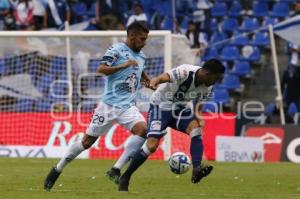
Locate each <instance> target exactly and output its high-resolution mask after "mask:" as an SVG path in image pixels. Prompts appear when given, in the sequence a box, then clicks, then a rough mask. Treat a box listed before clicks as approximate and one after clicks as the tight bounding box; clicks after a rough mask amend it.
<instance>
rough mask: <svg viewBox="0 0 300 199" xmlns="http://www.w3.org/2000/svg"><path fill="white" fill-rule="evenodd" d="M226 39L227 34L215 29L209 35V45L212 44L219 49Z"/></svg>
mask: <svg viewBox="0 0 300 199" xmlns="http://www.w3.org/2000/svg"><path fill="white" fill-rule="evenodd" d="M227 40H228V36H227V34H226V33H224V32H220V31H215V32H213V33H212V35H211V37H210V40H209V46H214V47H216V48H217V49H218V50H219V49H221V48H223V46H224V45H225V44H226V43H227V42H228V41H227Z"/></svg>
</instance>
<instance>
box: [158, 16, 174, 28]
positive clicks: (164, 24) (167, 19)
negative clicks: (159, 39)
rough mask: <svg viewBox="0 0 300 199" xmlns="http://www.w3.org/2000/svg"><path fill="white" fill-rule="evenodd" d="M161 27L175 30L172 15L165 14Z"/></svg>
mask: <svg viewBox="0 0 300 199" xmlns="http://www.w3.org/2000/svg"><path fill="white" fill-rule="evenodd" d="M161 29H163V30H170V31H172V30H173V19H172V17H170V16H165V18H164V20H163V21H162V23H161Z"/></svg>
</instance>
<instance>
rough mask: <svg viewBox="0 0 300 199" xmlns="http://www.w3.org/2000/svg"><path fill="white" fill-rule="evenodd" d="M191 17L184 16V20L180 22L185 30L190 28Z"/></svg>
mask: <svg viewBox="0 0 300 199" xmlns="http://www.w3.org/2000/svg"><path fill="white" fill-rule="evenodd" d="M190 20H191V19H190V18H189V17H184V18H183V20H182V22H181V23H180V28H181V29H183V30H187V29H188V24H189V21H190Z"/></svg>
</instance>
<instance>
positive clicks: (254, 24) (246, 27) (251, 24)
mask: <svg viewBox="0 0 300 199" xmlns="http://www.w3.org/2000/svg"><path fill="white" fill-rule="evenodd" d="M259 27H260V26H259V23H258V20H257V18H253V17H245V18H244V20H243V22H242V24H241V26H240V27H239V30H240V31H242V32H251V31H254V30H256V29H258V28H259Z"/></svg>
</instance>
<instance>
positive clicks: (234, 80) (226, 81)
mask: <svg viewBox="0 0 300 199" xmlns="http://www.w3.org/2000/svg"><path fill="white" fill-rule="evenodd" d="M219 86H220V87H221V88H225V89H230V90H235V91H239V90H240V87H241V83H240V79H239V77H238V76H235V75H231V74H225V75H224V78H223V81H222V84H220V85H219Z"/></svg>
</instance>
